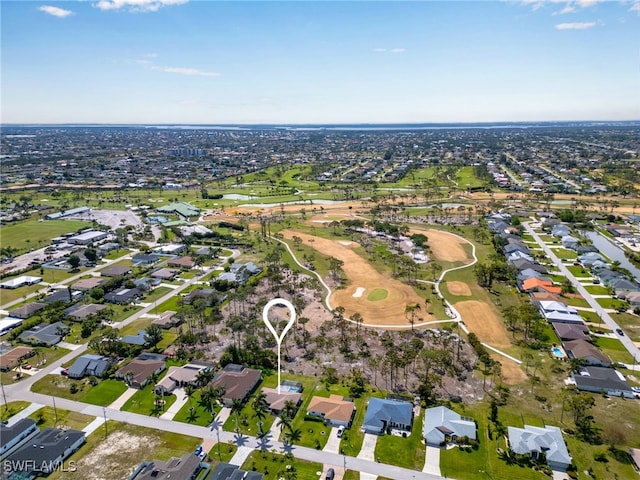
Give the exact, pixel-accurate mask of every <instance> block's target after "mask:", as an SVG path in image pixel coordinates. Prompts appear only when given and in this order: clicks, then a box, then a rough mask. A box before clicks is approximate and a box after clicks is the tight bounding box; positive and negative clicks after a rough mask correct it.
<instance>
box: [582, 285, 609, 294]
mask: <svg viewBox="0 0 640 480" xmlns="http://www.w3.org/2000/svg"><path fill="white" fill-rule="evenodd" d="M584 289H585V290H586V291H587V292H589V293H590V294H591V295H609V289H608V288H607V287H603V286H602V285H587V286H585V287H584Z"/></svg>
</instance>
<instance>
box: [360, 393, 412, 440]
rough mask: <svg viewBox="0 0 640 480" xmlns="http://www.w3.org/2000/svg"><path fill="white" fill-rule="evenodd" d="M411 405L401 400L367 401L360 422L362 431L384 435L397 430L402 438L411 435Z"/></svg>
mask: <svg viewBox="0 0 640 480" xmlns="http://www.w3.org/2000/svg"><path fill="white" fill-rule="evenodd" d="M412 425H413V405H412V404H411V403H409V402H404V401H401V400H388V399H383V398H371V399H369V405H368V406H367V411H366V413H365V415H364V421H363V422H362V430H363V431H364V432H366V433H372V434H374V435H384V434H385V433H386V432H387V431H390V430H399V431H400V432H401V433H402V435H403V436H407V435H410V434H411V427H412Z"/></svg>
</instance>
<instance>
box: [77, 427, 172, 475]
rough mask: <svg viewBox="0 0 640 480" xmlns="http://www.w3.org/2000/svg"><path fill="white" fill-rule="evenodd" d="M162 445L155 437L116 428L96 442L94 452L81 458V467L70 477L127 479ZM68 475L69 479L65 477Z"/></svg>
mask: <svg viewBox="0 0 640 480" xmlns="http://www.w3.org/2000/svg"><path fill="white" fill-rule="evenodd" d="M159 446H160V441H159V440H158V439H157V438H154V437H146V436H142V435H134V434H132V433H129V432H126V431H116V432H112V433H110V434H109V438H108V439H107V440H105V441H102V442H100V443H99V444H98V445H96V447H95V449H93V451H92V452H91V454H88V455H84V456H83V457H82V458H81V459H80V460H78V464H77V470H76V471H75V472H73V473H67V474H65V475H68V478H78V479H86V478H92V479H94V480H112V479H113V480H116V479H118V480H119V479H122V478H127V477H128V476H129V475H131V472H132V471H133V470H134V469H135V468H136V467H137V466H138V464H139V463H140V462H141V461H142V460H150V458H148V457H149V452H153V451H154V450H155V449H156V448H157V447H159ZM65 478H67V477H66V476H65Z"/></svg>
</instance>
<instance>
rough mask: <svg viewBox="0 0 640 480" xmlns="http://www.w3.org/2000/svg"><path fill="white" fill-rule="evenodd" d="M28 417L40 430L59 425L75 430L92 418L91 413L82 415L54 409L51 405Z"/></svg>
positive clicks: (87, 423) (80, 428)
mask: <svg viewBox="0 0 640 480" xmlns="http://www.w3.org/2000/svg"><path fill="white" fill-rule="evenodd" d="M29 418H31V419H33V420H35V421H36V423H37V424H38V427H40V430H44V429H45V428H47V427H59V426H60V425H64V426H65V427H68V428H73V429H75V430H82V429H83V428H84V427H86V426H87V425H89V424H90V423H91V422H93V419H94V417H92V416H91V415H84V414H82V413H78V412H72V411H70V410H63V409H61V408H55V409H54V408H53V407H42V408H41V409H39V410H37V411H35V412H33V413H32V414H31V415H29Z"/></svg>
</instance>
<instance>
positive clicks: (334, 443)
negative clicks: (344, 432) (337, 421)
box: [322, 427, 340, 453]
mask: <svg viewBox="0 0 640 480" xmlns="http://www.w3.org/2000/svg"><path fill="white" fill-rule="evenodd" d="M322 451H323V452H331V453H340V439H339V438H338V428H337V427H333V428H332V429H331V432H329V438H328V439H327V444H326V445H325V446H324V448H323V449H322Z"/></svg>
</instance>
